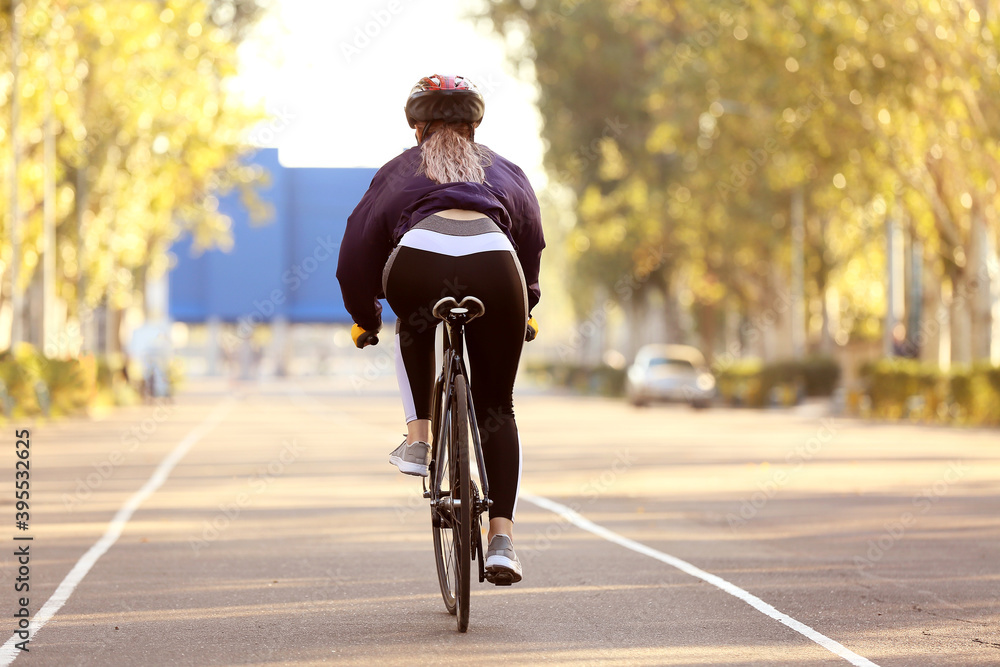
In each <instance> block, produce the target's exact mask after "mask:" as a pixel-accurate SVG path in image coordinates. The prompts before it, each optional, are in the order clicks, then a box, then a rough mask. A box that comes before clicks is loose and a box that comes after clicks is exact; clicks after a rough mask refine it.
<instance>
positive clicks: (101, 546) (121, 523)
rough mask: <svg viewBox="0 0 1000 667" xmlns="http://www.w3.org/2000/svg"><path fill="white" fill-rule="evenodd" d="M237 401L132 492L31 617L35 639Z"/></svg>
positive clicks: (10, 645)
mask: <svg viewBox="0 0 1000 667" xmlns="http://www.w3.org/2000/svg"><path fill="white" fill-rule="evenodd" d="M234 404H235V401H234V400H233V399H228V400H225V401H223V402H222V403H220V404H219V405H217V406H216V408H215V409H214V410H212V412H211V413H209V415H208V417H206V418H205V420H204V421H203V422H202V423H201V424H199V425H198V426H196V427H195V428H194V429H193V430H192V431H191V432H190V433H188V434H187V435H186V436H185V437H184V439H183V440H181V441H180V442H179V443H177V446H176V447H174V449H173V451H171V452H170V453H169V454H167V456H166V458H164V459H163V460H162V461H160V465H158V466H157V467H156V470H155V471H154V472H153V475H152V476H151V477H150V478H149V479H148V480H147V481H146V483H145V484H143V486H142V488H141V489H139V490H138V491H136V492H135V493H134V494H132V497H130V498H129V499H128V500H127V501H126V502H125V504H124V505H122V507H121V509H119V510H118V512H117V513H116V514H115V516H114V518H113V519H111V523H109V524H108V528H107V530H105V531H104V535H103V536H102V537H101V539H99V540H98V541H97V542H96V543H95V544H94V546H92V547H90V549H89V550H88V551H87V553H85V554H83V556H81V557H80V560H78V561H77V562H76V565H74V566H73V569H72V570H70V571H69V574H67V575H66V577H65V578H64V579H63V580H62V582H61V583H60V584H59V587H58V588H57V589H56V591H55V593H53V594H52V597H50V598H49V599H48V600H46V602H45V604H44V605H42V608H41V609H39V610H38V611H37V612H36V613H35V616H34V618H32V619H31V623H30V624H29V626H28V632H29V636H30V637H31V638H32V639H34V637H35V634H36V633H37V632H38V631H39V630H41V629H42V626H44V625H45V624H46V623H48V622H49V620H50V619H51V618H52V617H53V616H55V614H56V612H57V611H59V609H60V608H61V607H62V606H63V605H64V604H66V600H68V599H69V596H70V595H72V594H73V590H74V589H75V588H76V586H77V584H79V583H80V581H81V580H83V578H84V577H85V576H87V573H88V572H90V568H92V567H93V566H94V564H95V563H96V562H97V561H98V559H99V558H100V557H101V556H103V555H104V554H105V553H106V552H107V550H108V549H110V548H111V546H112V545H113V544H114V543H115V542H116V541H117V540H118V537H119V536H120V535H121V534H122V530H124V528H125V524H127V523H128V522H129V519H131V518H132V514H134V513H135V511H136V510H137V509H139V506H140V505H142V503H143V502H144V501H145V500H146V499H147V498H149V497H150V496H151V495H153V493H155V492H156V490H157V489H159V488H160V486H162V485H163V482H165V481H166V480H167V477H169V476H170V472H171V471H172V470H173V469H174V467H175V466H176V465H177V464H178V463H179V462H180V460H181V459H182V458H184V455H185V454H187V453H188V450H190V449H191V447H193V446H194V445H195V443H197V442H198V441H199V440H201V439H202V438H203V437H205V436H206V435H208V433H209V432H210V431H211V430H212V429H213V428H215V427H216V426H218V425H219V422H221V421H222V420H223V419H225V418H226V415H227V414H229V411H230V410H231V409H232V408H233V405H234ZM19 641H21V639H20V638H19V637H18V636H17V635H16V634H15V635H13V636H12V637H11V638H10V639H8V640H7V641H6V643H4V645H3V646H2V647H0V667H7V665H9V664H10V663H12V662H14V660H15V659H16V658H17V656H18V655H20V653H21V651H20V649H17V648H15V646H14V645H15V644H16V643H18V642H19Z"/></svg>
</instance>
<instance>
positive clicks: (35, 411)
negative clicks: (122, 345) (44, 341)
mask: <svg viewBox="0 0 1000 667" xmlns="http://www.w3.org/2000/svg"><path fill="white" fill-rule="evenodd" d="M137 396H138V395H137V394H136V392H135V391H134V390H133V389H132V388H131V387H129V386H127V383H126V382H125V381H124V376H123V375H122V373H121V361H120V360H117V359H111V360H110V361H109V360H107V359H95V358H94V357H93V356H84V357H81V358H78V359H49V358H46V357H44V356H42V355H41V354H39V353H38V351H37V350H36V349H35V348H34V347H32V346H31V345H28V344H26V343H22V344H19V345H17V346H15V347H14V349H13V350H6V351H4V352H0V416H4V417H8V418H13V419H19V418H24V417H30V416H35V415H44V416H53V417H60V416H65V415H72V414H78V413H80V412H84V411H86V410H87V409H89V408H91V407H93V406H94V405H95V404H97V403H100V402H102V401H103V402H104V403H107V404H112V405H113V404H123V403H134V402H136V400H138V399H137Z"/></svg>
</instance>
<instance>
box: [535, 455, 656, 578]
mask: <svg viewBox="0 0 1000 667" xmlns="http://www.w3.org/2000/svg"><path fill="white" fill-rule="evenodd" d="M635 462H636V458H635V456H634V455H633V454H632V452H631V450H628V449H618V450H615V458H614V460H613V461H612V462H611V465H610V466H609V467H608V469H607V470H605V471H604V472H602V473H601V474H600V475H596V476H594V477H592V478H590V480H588V481H587V482H586V483H585V484H584V485H583V486H581V487H580V495H582V496H583V497H584V501H583V502H579V501H576V502H573V503H569V504H568V505H567V506H568V507H569V508H570V509H571V510H573V511H574V512H576V513H578V514H579V513H581V512H582V511H583V509H584V507H586V506H587V505H592V504H593V503H594V502H595V501H597V499H598V498H600V497H601V496H603V495H604V494H605V493H607V492H608V490H609V489H611V487H613V486H614V485H615V484H616V483H617V482H618V477H619V476H620V475H623V474H624V473H626V472H628V470H629V469H630V468H631V467H632V466H633V465H635ZM571 525H573V524H571V523H570V522H569V521H567V520H566V519H565V518H563V517H562V516H559V517H557V518H556V520H555V521H553V522H552V523H550V524H549V525H548V526H546V527H545V530H541V531H535V539H534V541H533V542H532V543H531V546H530V547H528V549H527V550H525V552H524V553H523V555H522V560H523V561H524V562H525V563H530V562H531V561H533V560H534V559H535V558H537V557H538V556H539V555H541V554H543V553H545V552H546V551H548V550H549V549H551V548H552V545H553V543H554V542H555V541H556V540H558V539H559V537H561V536H562V535H563V533H565V532H566V531H567V530H568V529H569V527H570V526H571Z"/></svg>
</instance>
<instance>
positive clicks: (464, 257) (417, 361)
mask: <svg viewBox="0 0 1000 667" xmlns="http://www.w3.org/2000/svg"><path fill="white" fill-rule="evenodd" d="M415 230H420V231H417V233H415V234H414V231H415ZM431 248H433V249H431ZM383 282H384V287H385V295H386V300H387V301H388V302H389V305H390V306H391V307H392V309H393V311H394V312H395V313H396V315H397V316H398V317H399V319H398V320H397V322H396V349H397V360H396V371H397V376H398V378H399V384H400V387H399V389H400V393H401V394H402V398H403V406H404V410H405V412H406V420H407V422H409V421H412V420H413V419H430V418H431V394H432V392H433V389H434V379H435V376H436V371H437V369H436V368H435V362H434V353H435V345H434V342H435V336H434V332H435V329H436V325H437V324H438V320H437V319H435V318H434V316H433V315H432V314H431V308H432V307H433V306H434V304H435V303H437V301H438V300H439V299H441V298H442V297H445V296H452V297H454V298H455V299H457V300H459V301H461V300H462V298H463V297H465V296H469V295H471V296H475V297H477V298H478V299H480V300H481V301H482V302H483V305H485V306H486V312H485V314H484V315H483V316H482V317H479V318H477V319H476V320H473V321H472V322H471V323H469V324H468V325H466V327H465V337H466V347H467V349H468V357H469V358H468V367H469V374H470V382H471V386H472V398H473V403H474V405H475V409H476V418H477V420H478V424H479V433H480V438H481V440H482V443H483V456H484V458H485V463H486V474H487V476H488V477H489V483H490V497H491V498H492V499H493V507H492V508H491V509H490V518H497V517H503V518H507V519H511V520H513V518H514V510H515V505H516V502H517V491H518V485H519V483H520V473H521V446H520V442H519V439H518V434H517V424H516V423H515V421H514V400H513V391H514V376H515V375H516V373H517V364H518V360H519V359H520V356H521V346H522V345H523V344H524V331H525V326H526V324H527V296H526V291H525V286H524V278H523V276H522V272H521V268H520V264H519V263H518V260H517V256H516V255H515V254H514V251H513V248H512V247H511V246H510V241H509V240H508V239H507V237H506V236H505V235H504V234H503V233H502V232H501V231H500V229H499V228H498V227H497V226H496V225H495V224H494V223H493V222H492V221H491V220H489V219H488V218H482V219H478V220H468V221H466V220H461V221H458V220H447V219H445V218H439V217H438V216H433V215H432V216H430V217H429V218H426V219H425V220H423V221H421V222H420V223H418V224H417V225H415V226H414V227H413V228H412V229H411V230H410V231H408V232H407V233H406V234H405V235H404V236H403V238H402V239H401V240H400V245H399V247H397V248H396V250H395V251H393V255H392V256H391V257H390V259H389V263H388V264H387V265H386V270H385V273H384V280H383Z"/></svg>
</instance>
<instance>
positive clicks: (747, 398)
mask: <svg viewBox="0 0 1000 667" xmlns="http://www.w3.org/2000/svg"><path fill="white" fill-rule="evenodd" d="M716 379H717V381H718V386H719V395H720V396H722V398H723V400H725V401H726V402H727V403H730V404H732V405H747V406H751V407H763V406H765V405H768V404H770V403H772V402H773V401H775V400H776V401H777V402H778V403H780V404H783V405H789V404H794V403H795V402H797V401H798V399H799V398H800V397H801V396H803V395H804V396H830V395H831V394H833V390H834V389H835V388H836V387H837V383H838V382H839V381H840V364H838V363H837V361H836V359H834V358H832V357H825V356H811V357H806V358H804V359H786V360H782V361H775V362H772V363H769V364H764V363H762V362H761V361H760V360H756V359H747V360H740V361H737V362H735V363H734V364H732V365H730V366H728V367H726V368H724V369H721V370H718V371H717V376H716Z"/></svg>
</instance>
